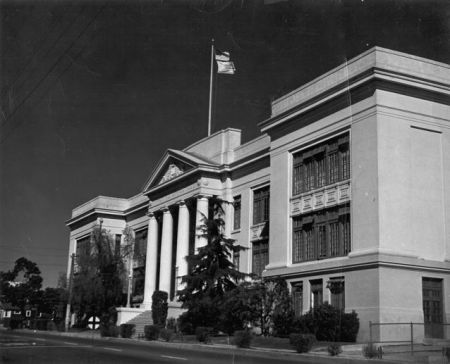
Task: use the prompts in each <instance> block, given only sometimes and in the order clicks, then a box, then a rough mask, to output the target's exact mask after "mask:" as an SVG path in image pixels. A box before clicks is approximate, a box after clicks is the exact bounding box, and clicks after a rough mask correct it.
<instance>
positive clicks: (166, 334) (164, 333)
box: [159, 329, 175, 342]
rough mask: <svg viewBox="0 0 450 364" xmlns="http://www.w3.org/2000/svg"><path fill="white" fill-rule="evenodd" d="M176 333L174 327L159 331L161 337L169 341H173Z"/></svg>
mask: <svg viewBox="0 0 450 364" xmlns="http://www.w3.org/2000/svg"><path fill="white" fill-rule="evenodd" d="M174 335H175V331H174V330H172V329H161V331H160V332H159V336H160V337H161V339H163V340H164V341H167V342H169V341H172V339H173V337H174Z"/></svg>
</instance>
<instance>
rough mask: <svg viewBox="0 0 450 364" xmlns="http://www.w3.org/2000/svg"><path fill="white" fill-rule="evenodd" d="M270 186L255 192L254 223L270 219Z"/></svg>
mask: <svg viewBox="0 0 450 364" xmlns="http://www.w3.org/2000/svg"><path fill="white" fill-rule="evenodd" d="M269 199H270V189H269V186H267V187H263V188H260V189H258V190H255V191H254V192H253V225H256V224H260V223H263V222H266V221H269Z"/></svg>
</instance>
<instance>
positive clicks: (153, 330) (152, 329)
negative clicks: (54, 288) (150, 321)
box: [144, 325, 161, 340]
mask: <svg viewBox="0 0 450 364" xmlns="http://www.w3.org/2000/svg"><path fill="white" fill-rule="evenodd" d="M160 331H161V328H160V327H159V326H158V325H145V326H144V336H145V339H146V340H158V337H159V332H160Z"/></svg>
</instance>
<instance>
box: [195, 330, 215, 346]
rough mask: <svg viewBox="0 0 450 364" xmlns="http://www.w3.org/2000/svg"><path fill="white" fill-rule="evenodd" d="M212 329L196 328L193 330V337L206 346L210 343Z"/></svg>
mask: <svg viewBox="0 0 450 364" xmlns="http://www.w3.org/2000/svg"><path fill="white" fill-rule="evenodd" d="M212 332H213V328H212V327H205V326H198V327H197V328H196V329H195V337H196V338H197V340H198V341H200V342H201V343H205V344H208V343H210V342H211V334H212Z"/></svg>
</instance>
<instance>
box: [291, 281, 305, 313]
mask: <svg viewBox="0 0 450 364" xmlns="http://www.w3.org/2000/svg"><path fill="white" fill-rule="evenodd" d="M292 305H293V307H294V313H295V316H296V317H299V316H301V315H302V313H303V284H302V283H301V282H300V283H298V282H296V283H293V284H292Z"/></svg>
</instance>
